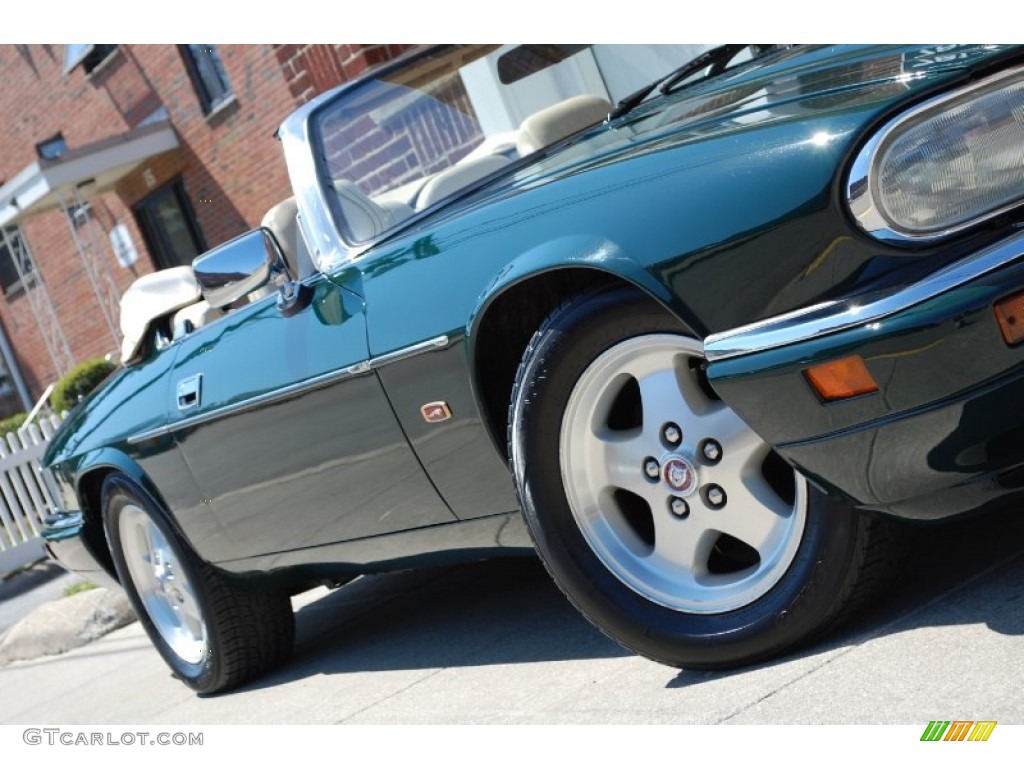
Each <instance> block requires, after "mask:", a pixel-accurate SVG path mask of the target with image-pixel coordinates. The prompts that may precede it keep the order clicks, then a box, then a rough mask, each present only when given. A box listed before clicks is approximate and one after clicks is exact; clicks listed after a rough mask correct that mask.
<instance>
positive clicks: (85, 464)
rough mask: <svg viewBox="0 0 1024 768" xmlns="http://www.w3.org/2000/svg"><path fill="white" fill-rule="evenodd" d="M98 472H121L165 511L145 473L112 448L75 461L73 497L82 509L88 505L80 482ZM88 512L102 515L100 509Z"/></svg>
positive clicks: (96, 450)
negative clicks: (76, 498) (75, 497)
mask: <svg viewBox="0 0 1024 768" xmlns="http://www.w3.org/2000/svg"><path fill="white" fill-rule="evenodd" d="M98 470H102V471H104V472H107V471H116V472H122V473H123V474H125V475H127V476H128V477H130V478H131V479H132V480H133V481H134V482H136V483H137V484H138V485H139V486H140V487H141V488H143V489H144V490H145V491H146V492H147V493H148V494H149V495H150V496H152V497H153V499H154V500H155V501H157V502H158V503H159V504H160V505H161V506H162V507H163V508H164V509H167V504H166V502H165V500H164V498H163V496H162V495H161V493H160V491H159V490H157V487H156V484H155V483H153V481H152V480H151V479H150V477H149V475H148V474H146V471H145V470H144V469H143V468H142V467H141V466H140V465H139V464H138V462H136V461H135V460H134V459H133V458H132V457H131V456H129V455H127V454H126V453H124V452H123V451H120V450H118V449H117V448H114V447H105V448H98V449H95V450H92V451H88V452H86V453H84V454H82V455H81V456H80V457H78V459H77V460H76V462H75V465H74V467H73V477H74V486H75V495H76V496H77V497H78V500H79V503H81V504H82V506H83V508H89V505H88V504H86V503H85V502H86V492H85V489H84V488H83V487H82V481H83V479H84V478H85V477H87V476H89V475H91V474H92V473H93V472H96V471H98ZM90 510H91V511H92V512H94V513H95V514H97V515H102V510H100V509H95V510H93V509H91V508H90Z"/></svg>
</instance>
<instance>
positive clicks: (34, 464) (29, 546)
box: [0, 416, 60, 575]
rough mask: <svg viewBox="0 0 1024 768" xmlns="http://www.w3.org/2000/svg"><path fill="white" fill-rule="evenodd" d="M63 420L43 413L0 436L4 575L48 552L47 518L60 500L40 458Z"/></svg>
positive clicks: (0, 552)
mask: <svg viewBox="0 0 1024 768" xmlns="http://www.w3.org/2000/svg"><path fill="white" fill-rule="evenodd" d="M59 424H60V419H59V418H57V417H56V416H43V417H41V418H40V419H38V422H37V423H33V424H30V425H29V426H28V428H27V429H24V430H22V431H21V433H20V434H17V433H14V432H12V433H10V434H8V435H7V436H6V438H0V575H3V574H5V573H7V572H9V571H12V570H14V569H16V568H20V567H21V566H23V565H27V564H28V563H31V562H34V561H36V560H38V559H39V558H41V557H43V556H44V554H45V551H44V550H43V540H42V538H41V536H40V532H41V531H42V529H43V518H44V517H45V516H46V515H47V514H49V510H50V509H51V508H52V506H53V505H54V504H55V503H56V501H57V500H56V499H53V498H51V497H50V492H49V491H48V490H47V488H46V485H45V483H43V479H42V477H40V475H39V459H40V458H41V457H42V455H43V451H45V450H46V444H47V443H48V442H49V440H50V438H51V437H52V436H53V433H54V431H55V430H56V429H57V426H58V425H59Z"/></svg>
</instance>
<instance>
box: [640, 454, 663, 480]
mask: <svg viewBox="0 0 1024 768" xmlns="http://www.w3.org/2000/svg"><path fill="white" fill-rule="evenodd" d="M644 474H646V475H647V476H648V477H649V478H651V479H652V480H657V479H658V476H659V475H660V474H661V467H659V466H658V462H657V461H655V460H654V459H646V460H645V461H644Z"/></svg>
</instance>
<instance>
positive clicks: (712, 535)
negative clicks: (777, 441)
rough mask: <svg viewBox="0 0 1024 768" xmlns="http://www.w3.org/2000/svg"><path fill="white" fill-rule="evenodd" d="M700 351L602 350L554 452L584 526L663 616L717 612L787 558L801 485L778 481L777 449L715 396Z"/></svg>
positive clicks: (608, 562) (658, 337) (796, 534)
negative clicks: (704, 380) (703, 375)
mask: <svg viewBox="0 0 1024 768" xmlns="http://www.w3.org/2000/svg"><path fill="white" fill-rule="evenodd" d="M702 353H703V349H702V345H701V343H700V342H699V341H697V340H695V339H691V338H688V337H685V336H676V335H672V334H651V335H646V336H638V337H635V338H632V339H628V340H626V341H623V342H621V343H619V344H616V345H615V346H614V347H612V348H611V349H609V350H607V351H606V352H604V353H603V354H601V355H600V356H599V357H598V358H597V359H596V360H595V361H594V362H593V363H591V364H590V366H589V367H588V368H587V369H586V370H585V371H584V373H583V375H582V376H581V377H580V379H579V381H577V383H576V385H575V386H574V388H573V391H572V393H571V395H570V397H569V402H568V405H567V408H566V410H565V414H564V416H563V419H562V426H561V433H560V445H559V453H560V461H561V470H562V483H563V486H564V488H565V492H566V497H567V499H568V502H569V506H570V509H571V510H572V514H573V517H574V518H575V521H576V524H577V525H578V526H579V529H580V531H581V532H582V534H583V536H584V538H585V539H586V541H587V543H588V544H589V545H590V547H591V549H593V551H594V553H595V554H596V555H597V557H598V558H599V559H600V560H601V562H602V563H603V564H604V565H605V567H606V568H608V570H609V571H611V573H613V574H614V575H615V576H616V577H617V578H618V579H619V580H620V581H622V582H623V583H624V584H626V585H627V586H628V587H630V588H631V589H633V590H634V591H635V592H637V593H639V594H640V595H642V596H643V597H645V598H647V599H649V600H651V601H653V602H655V603H658V604H659V605H663V606H665V607H667V608H671V609H673V610H677V611H683V612H689V613H721V612H725V611H730V610H734V609H737V608H741V607H743V606H745V605H749V604H750V603H752V602H753V601H755V600H757V599H758V598H759V597H761V596H763V595H764V594H765V593H766V592H768V590H770V589H771V588H772V587H773V586H774V585H775V584H777V583H778V581H779V579H781V578H782V576H783V574H784V573H785V572H786V569H787V568H788V567H789V565H790V564H791V563H792V561H793V558H794V556H795V555H796V551H797V549H798V547H799V544H800V540H801V538H802V536H803V530H804V523H805V521H806V513H807V483H806V481H805V480H804V479H803V478H802V477H800V476H799V475H797V474H796V473H794V472H793V471H792V470H790V469H788V468H785V470H784V472H783V473H782V474H783V475H784V477H782V481H781V482H780V477H779V475H780V472H779V470H778V467H779V466H780V462H775V463H771V462H769V461H766V460H768V459H769V456H770V454H771V449H770V447H769V446H768V445H767V444H766V443H765V442H764V441H762V440H761V439H760V438H759V437H758V436H757V435H756V434H755V433H754V432H753V431H752V430H751V429H750V428H749V427H748V426H747V425H746V424H745V423H744V422H743V421H742V420H741V419H740V418H739V417H738V416H737V415H736V414H735V413H734V412H733V410H732V409H731V408H729V407H728V406H727V405H726V404H725V403H723V402H722V401H720V400H716V399H713V398H711V397H709V396H708V394H707V393H706V391H705V389H704V388H703V386H702V385H701V382H700V381H699V378H698V375H699V374H698V369H699V365H700V363H701V362H703V359H704V358H703V354H702ZM630 400H633V401H634V402H630ZM623 413H626V414H631V415H627V416H623V415H622V414H623ZM637 422H639V423H637ZM678 433H681V439H680V435H679V434H678ZM654 464H656V465H657V472H656V473H655V472H654V466H653V465H654ZM781 466H782V467H785V465H781ZM767 467H773V468H774V472H775V475H774V476H773V477H772V478H769V477H768V471H767V469H766V468H767ZM723 552H730V553H735V552H739V553H740V554H741V555H742V557H740V558H738V559H737V558H732V559H730V558H729V557H728V556H726V555H723Z"/></svg>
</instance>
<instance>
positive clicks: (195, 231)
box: [133, 179, 206, 269]
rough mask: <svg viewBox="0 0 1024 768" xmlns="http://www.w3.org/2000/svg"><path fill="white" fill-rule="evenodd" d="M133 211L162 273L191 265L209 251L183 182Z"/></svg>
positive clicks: (153, 196)
mask: <svg viewBox="0 0 1024 768" xmlns="http://www.w3.org/2000/svg"><path fill="white" fill-rule="evenodd" d="M133 211H134V212H135V218H136V219H137V220H138V222H139V229H141V230H142V236H143V237H144V238H145V240H146V246H147V247H148V248H149V252H150V254H151V255H152V256H153V261H154V262H155V263H156V266H157V267H158V268H159V269H165V268H166V267H178V266H182V265H185V264H191V263H192V259H194V258H195V257H196V256H198V255H199V254H200V253H202V252H203V251H205V250H206V245H205V243H204V242H203V236H202V232H201V231H200V229H199V223H198V222H197V221H196V216H195V212H194V211H193V210H192V206H191V205H190V204H189V201H188V196H187V195H186V194H185V185H184V184H182V182H181V179H176V180H174V181H172V182H171V183H170V184H167V185H165V186H163V187H161V188H160V189H158V190H157V191H156V192H154V193H153V194H151V195H149V196H148V197H146V198H144V199H143V200H142V202H140V203H138V204H137V205H136V206H135V207H134V208H133Z"/></svg>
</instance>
